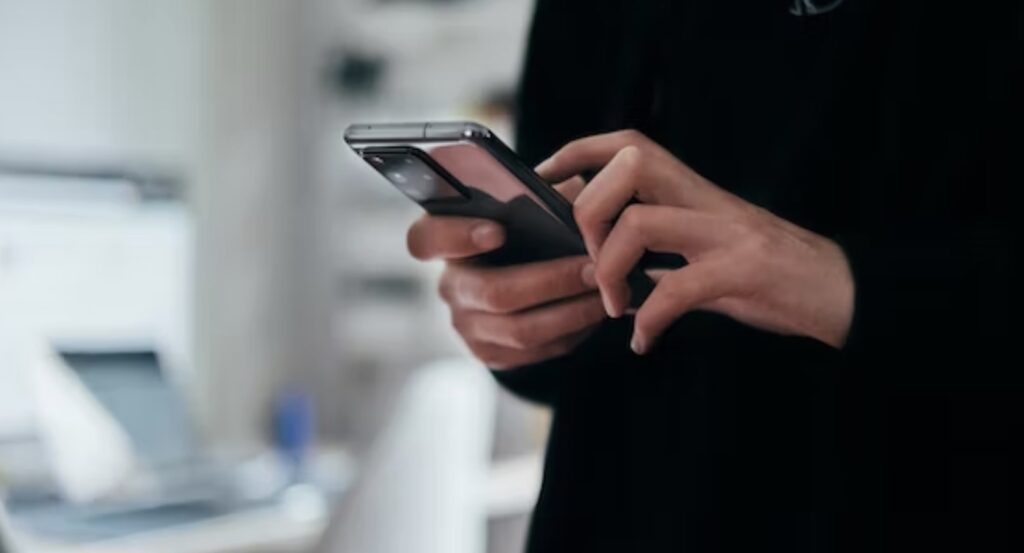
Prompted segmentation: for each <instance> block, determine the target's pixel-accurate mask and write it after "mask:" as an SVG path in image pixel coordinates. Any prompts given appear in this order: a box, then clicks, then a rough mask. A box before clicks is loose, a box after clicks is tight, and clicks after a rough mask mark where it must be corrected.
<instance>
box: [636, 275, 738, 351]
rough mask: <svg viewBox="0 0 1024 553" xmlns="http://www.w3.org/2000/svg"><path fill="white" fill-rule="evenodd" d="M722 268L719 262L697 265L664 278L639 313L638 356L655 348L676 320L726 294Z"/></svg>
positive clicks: (637, 330) (637, 321)
mask: <svg viewBox="0 0 1024 553" xmlns="http://www.w3.org/2000/svg"><path fill="white" fill-rule="evenodd" d="M724 282H725V278H724V274H723V270H722V268H721V267H720V266H719V265H718V264H717V263H694V264H692V265H687V266H686V267H683V268H682V269H677V270H675V271H673V272H672V273H671V274H669V275H666V276H665V277H664V278H662V279H661V282H659V283H658V285H657V286H655V287H654V291H652V292H651V295H650V296H648V297H647V299H646V300H645V301H644V303H643V305H641V306H640V309H638V310H637V312H636V317H635V318H634V320H633V339H632V340H631V341H630V347H631V348H632V349H633V351H634V352H636V354H637V355H643V354H644V353H646V352H648V351H650V348H651V345H652V344H654V342H655V341H656V340H657V339H658V337H659V336H661V334H662V333H663V332H665V329H666V328H668V326H669V325H670V324H672V323H673V322H674V321H675V320H676V319H678V318H679V317H681V316H683V315H684V314H686V313H687V312H689V311H692V310H693V309H695V308H697V307H700V306H702V305H704V304H707V303H709V302H712V301H714V300H716V299H718V298H720V297H722V296H723V295H724V294H725V293H726V288H725V285H724Z"/></svg>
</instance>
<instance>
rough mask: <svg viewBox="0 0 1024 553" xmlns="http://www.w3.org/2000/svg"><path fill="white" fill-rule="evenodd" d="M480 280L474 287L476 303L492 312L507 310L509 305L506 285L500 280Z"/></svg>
mask: <svg viewBox="0 0 1024 553" xmlns="http://www.w3.org/2000/svg"><path fill="white" fill-rule="evenodd" d="M480 280H481V281H480V282H478V283H477V285H476V286H475V287H474V290H475V291H476V300H477V303H479V305H480V306H481V307H482V308H483V309H485V310H487V311H491V312H494V313H502V312H505V311H507V310H508V309H509V305H510V302H509V293H508V287H507V286H506V285H505V284H503V283H502V282H501V281H496V280H491V281H487V280H484V279H480Z"/></svg>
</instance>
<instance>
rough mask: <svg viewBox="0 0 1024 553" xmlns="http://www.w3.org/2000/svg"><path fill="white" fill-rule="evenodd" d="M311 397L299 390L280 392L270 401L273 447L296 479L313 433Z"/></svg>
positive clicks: (313, 412) (313, 422)
mask: <svg viewBox="0 0 1024 553" xmlns="http://www.w3.org/2000/svg"><path fill="white" fill-rule="evenodd" d="M314 418H315V410H314V407H313V398H312V396H311V395H310V394H308V393H306V392H303V391H301V390H289V391H286V392H283V393H281V394H280V395H279V396H278V397H277V399H276V401H275V402H274V447H275V449H277V451H278V452H279V453H280V454H281V455H282V456H283V457H284V458H285V460H286V461H287V462H288V463H289V464H290V465H291V468H292V479H293V480H298V478H299V476H300V474H301V472H302V468H303V464H304V462H305V459H306V455H307V453H308V452H309V449H310V447H311V446H312V444H313V437H314V434H315V426H316V425H315V420H314Z"/></svg>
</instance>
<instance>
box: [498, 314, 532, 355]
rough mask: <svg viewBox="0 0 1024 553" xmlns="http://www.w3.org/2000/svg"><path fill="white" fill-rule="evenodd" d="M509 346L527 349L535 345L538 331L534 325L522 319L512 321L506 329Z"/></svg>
mask: <svg viewBox="0 0 1024 553" xmlns="http://www.w3.org/2000/svg"><path fill="white" fill-rule="evenodd" d="M505 335H506V337H507V339H508V343H509V346H511V347H512V348H514V349H527V348H529V347H532V346H534V345H535V343H534V342H535V340H536V333H535V332H534V331H533V327H531V326H529V325H526V324H523V323H522V322H520V321H510V322H509V325H508V326H507V328H506V329H505Z"/></svg>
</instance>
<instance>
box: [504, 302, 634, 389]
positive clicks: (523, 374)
mask: <svg viewBox="0 0 1024 553" xmlns="http://www.w3.org/2000/svg"><path fill="white" fill-rule="evenodd" d="M629 333H630V324H629V321H627V320H626V319H624V318H623V319H617V320H612V321H606V322H605V323H604V324H602V325H601V326H600V327H599V328H598V329H597V330H595V331H594V333H593V334H592V335H591V336H590V337H589V338H587V340H586V341H584V342H583V343H582V344H580V345H579V346H578V347H577V348H576V349H575V350H573V351H572V353H570V354H569V355H565V356H563V357H558V358H555V359H549V360H547V361H542V362H540V363H536V364H533V365H525V366H522V367H516V368H514V369H506V370H492V371H491V373H492V374H493V375H494V377H495V379H497V381H498V382H499V383H500V384H501V385H502V386H504V387H505V388H507V389H508V390H509V391H511V392H512V393H514V394H516V395H518V396H520V397H522V398H523V399H526V400H529V401H532V402H535V403H540V404H543V405H548V406H553V405H554V404H555V403H556V402H557V401H558V396H559V394H560V392H561V389H562V386H563V383H564V382H565V375H567V374H569V373H571V372H573V369H574V368H576V367H585V366H586V365H587V364H588V363H592V362H594V360H595V359H602V358H606V357H607V354H608V353H609V352H610V351H611V350H612V348H615V349H617V350H622V349H625V348H627V347H628V344H629Z"/></svg>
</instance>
